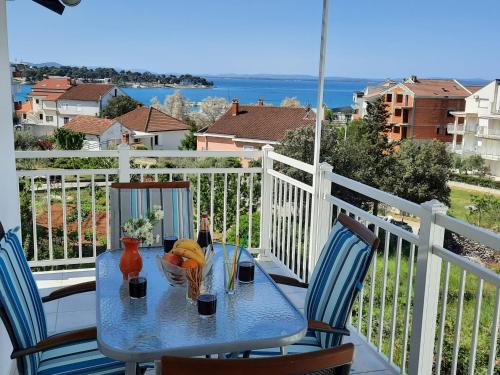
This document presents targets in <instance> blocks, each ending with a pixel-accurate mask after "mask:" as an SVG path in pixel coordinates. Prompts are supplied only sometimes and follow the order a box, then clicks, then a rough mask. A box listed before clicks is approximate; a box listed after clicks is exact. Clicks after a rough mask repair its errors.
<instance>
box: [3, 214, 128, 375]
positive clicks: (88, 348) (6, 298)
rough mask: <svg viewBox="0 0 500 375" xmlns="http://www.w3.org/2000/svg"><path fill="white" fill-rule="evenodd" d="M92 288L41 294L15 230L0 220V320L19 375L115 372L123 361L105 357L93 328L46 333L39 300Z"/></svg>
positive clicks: (88, 285)
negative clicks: (9, 343) (5, 225)
mask: <svg viewBox="0 0 500 375" xmlns="http://www.w3.org/2000/svg"><path fill="white" fill-rule="evenodd" d="M92 290H95V282H90V283H82V284H78V285H73V286H68V287H64V288H61V289H58V290H56V291H54V292H52V293H51V294H49V295H48V296H47V297H44V298H40V294H39V292H38V288H37V286H36V283H35V279H34V278H33V274H32V273H31V270H30V268H29V265H28V262H27V261H26V257H25V256H24V252H23V249H22V247H21V243H20V242H19V239H18V237H17V235H16V234H15V230H9V231H8V232H7V233H5V232H4V229H3V226H2V225H1V223H0V318H1V320H2V322H3V324H4V326H5V328H6V330H7V332H8V335H9V337H10V340H11V343H12V347H13V351H12V354H11V359H16V360H17V368H18V373H19V374H20V375H25V374H26V375H33V374H39V375H55V374H65V375H71V374H119V373H124V371H125V364H124V363H123V362H120V361H116V360H114V359H111V358H108V357H105V356H104V355H103V354H102V353H101V352H100V351H99V349H98V347H97V341H96V334H97V332H96V328H95V327H91V328H85V329H79V330H75V331H71V332H64V333H59V334H55V335H52V336H49V335H48V333H47V325H46V320H45V313H44V310H43V305H42V303H43V302H48V301H52V300H55V299H59V298H62V297H66V296H70V295H73V294H77V293H83V292H88V291H92Z"/></svg>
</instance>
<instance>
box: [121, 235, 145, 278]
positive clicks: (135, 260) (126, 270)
mask: <svg viewBox="0 0 500 375" xmlns="http://www.w3.org/2000/svg"><path fill="white" fill-rule="evenodd" d="M121 241H122V244H123V248H124V249H123V253H122V256H121V258H120V271H122V274H123V280H127V279H128V275H129V274H130V273H132V272H140V271H141V270H142V257H141V253H139V244H140V243H141V241H140V240H138V239H137V238H130V237H123V238H122V239H121Z"/></svg>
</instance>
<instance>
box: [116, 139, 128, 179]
mask: <svg viewBox="0 0 500 375" xmlns="http://www.w3.org/2000/svg"><path fill="white" fill-rule="evenodd" d="M118 178H119V181H120V182H130V146H129V145H128V144H126V143H122V144H120V145H118Z"/></svg>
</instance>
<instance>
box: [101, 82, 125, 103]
mask: <svg viewBox="0 0 500 375" xmlns="http://www.w3.org/2000/svg"><path fill="white" fill-rule="evenodd" d="M115 89H116V96H125V95H127V94H125V93H124V92H123V91H122V90H121V89H120V88H118V87H116V86H114V87H113V89H111V90H110V91H109V92H108V93H107V94H106V95H104V96H103V97H102V108H105V107H106V106H107V105H108V102H109V100H110V99H112V98H114V97H115Z"/></svg>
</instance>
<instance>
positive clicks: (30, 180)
mask: <svg viewBox="0 0 500 375" xmlns="http://www.w3.org/2000/svg"><path fill="white" fill-rule="evenodd" d="M16 157H17V159H18V160H19V161H20V162H22V161H23V160H25V159H47V158H70V157H80V158H81V157H84V158H87V157H88V158H91V157H94V158H95V157H99V158H102V157H108V158H113V159H114V160H116V159H117V160H118V168H102V169H77V170H73V169H48V168H47V169H43V170H19V171H18V176H19V178H20V180H21V181H24V183H25V188H24V190H22V194H24V198H22V199H21V200H22V201H23V199H27V202H25V206H27V207H29V208H30V210H28V214H29V215H23V220H30V219H31V225H32V227H31V229H29V228H28V227H27V226H26V225H24V226H23V231H24V232H23V239H24V240H26V238H27V236H30V234H31V235H32V236H34V237H35V238H34V239H32V241H33V243H34V246H33V249H32V250H33V251H32V252H33V254H32V257H31V259H30V264H31V265H32V266H46V265H65V264H81V263H88V262H93V261H94V260H95V256H96V255H97V254H98V252H99V251H100V250H101V247H102V248H104V249H106V248H108V247H109V243H110V241H109V207H110V201H109V187H110V184H111V182H112V181H118V180H119V181H129V180H130V179H133V180H141V181H142V180H145V179H153V180H155V181H158V180H176V179H182V180H186V179H189V180H190V181H191V182H192V186H193V188H194V190H195V194H194V201H195V203H194V204H195V213H196V214H198V213H199V212H201V211H202V210H204V209H206V210H207V211H208V212H209V213H210V215H211V217H212V218H214V216H217V215H220V217H221V223H217V224H216V225H217V226H218V227H219V228H220V229H223V230H221V231H220V232H221V233H222V236H223V237H222V238H221V239H220V240H223V241H225V240H226V231H225V230H224V229H226V230H227V229H229V228H232V229H233V230H235V231H236V232H241V231H240V225H241V223H242V221H241V220H240V218H241V217H242V216H243V215H245V216H246V215H247V216H248V221H249V223H248V233H247V235H248V238H249V241H250V246H252V247H260V248H261V249H263V251H265V252H266V253H267V254H268V255H269V256H271V257H272V258H273V259H275V260H276V261H278V262H281V263H282V265H283V266H285V267H286V268H288V270H289V271H290V272H292V273H294V274H295V275H296V276H297V277H298V278H300V279H301V280H304V281H308V280H309V277H310V274H311V272H312V270H313V268H314V265H315V263H316V260H317V258H318V256H319V253H320V249H321V247H322V246H323V244H324V243H325V241H326V239H327V236H328V232H329V230H330V228H331V225H332V222H333V220H334V219H335V217H336V216H337V215H338V213H339V212H345V213H347V214H349V215H351V217H354V218H356V219H357V220H358V221H360V222H362V223H363V224H365V225H369V227H370V228H371V229H372V230H373V231H374V232H375V233H376V234H377V235H378V236H379V238H380V239H381V243H382V244H381V246H380V248H379V249H378V250H377V252H376V254H375V255H374V257H373V261H372V264H371V268H370V270H369V272H368V275H367V278H366V280H365V286H364V288H363V289H362V290H361V292H360V293H359V297H358V299H357V301H356V303H355V305H354V307H353V310H352V316H351V317H350V320H349V324H350V328H351V329H352V330H354V331H356V332H357V333H359V334H360V335H361V337H363V338H364V340H365V341H366V343H367V345H368V346H369V347H371V348H373V350H374V351H376V352H378V353H379V355H380V356H381V357H382V358H384V359H385V360H386V361H387V362H388V364H389V365H390V366H391V367H392V368H393V369H394V370H395V371H397V372H401V373H410V374H412V375H413V374H431V373H436V374H440V372H441V371H442V370H445V371H446V373H455V372H460V373H470V374H473V373H476V372H477V373H487V374H494V373H496V372H497V371H498V364H496V352H497V350H498V348H497V340H498V324H499V314H500V312H499V309H500V306H499V303H500V302H499V301H500V292H499V290H500V276H499V275H498V274H497V273H495V272H493V271H491V270H489V269H488V268H487V267H485V266H483V265H481V264H479V263H474V262H472V261H471V260H468V259H466V258H464V257H462V256H460V255H457V254H455V253H453V252H451V251H450V249H447V248H446V244H445V242H444V236H445V230H446V231H449V232H453V233H457V234H459V235H462V236H464V237H465V238H468V239H470V240H473V241H476V242H477V243H480V244H482V245H484V246H488V247H490V248H492V249H494V250H495V251H500V236H498V234H495V233H492V232H490V231H487V230H485V229H481V228H478V227H475V226H473V225H470V224H466V223H463V222H461V221H459V220H456V219H453V218H450V217H449V216H447V215H446V207H444V206H443V205H442V204H440V203H439V202H437V201H431V202H427V203H424V204H415V203H413V202H409V201H407V200H404V199H401V198H398V197H396V196H394V195H392V194H388V193H386V192H383V191H380V190H378V189H375V188H372V187H370V186H367V185H364V184H362V183H359V182H357V181H353V180H350V179H348V178H345V177H343V176H340V175H338V174H335V173H333V172H332V167H331V166H329V165H328V164H322V165H321V168H320V178H319V180H318V181H319V182H318V183H319V184H320V185H319V196H318V197H316V199H315V197H314V189H313V187H312V186H311V185H310V183H309V182H305V181H311V180H312V178H311V177H312V174H313V173H314V168H313V167H312V166H311V165H309V164H307V163H303V162H300V161H297V160H294V159H292V158H289V157H286V156H284V155H280V154H278V153H275V152H274V151H273V148H272V147H271V146H265V147H263V149H262V151H241V152H240V151H237V152H214V151H182V152H181V151H132V150H129V149H128V148H123V147H122V146H120V147H119V149H118V150H112V151H74V152H68V151H50V152H45V151H37V152H17V153H16ZM203 157H216V158H217V157H218V158H221V157H224V158H225V157H238V158H241V159H252V158H260V157H261V158H262V167H241V168H240V167H230V168H226V167H207V168H201V167H198V166H190V165H189V164H186V163H184V164H183V165H182V166H176V167H164V168H149V169H148V168H137V167H135V166H131V163H130V162H131V160H137V158H142V159H144V158H175V159H189V160H194V159H196V158H203ZM283 165H285V166H287V167H288V169H286V170H284V169H282V168H280V166H283ZM290 168H292V169H294V170H297V171H299V172H300V173H301V175H300V176H301V177H300V180H299V179H298V177H297V178H294V177H292V176H294V175H292V174H288V172H286V171H287V170H289V169H290ZM258 181H259V182H260V185H261V186H260V189H255V188H254V187H256V186H257V185H256V184H257V182H258ZM203 186H204V187H206V189H205V190H204V189H202V187H203ZM339 187H341V188H342V189H344V190H347V191H351V192H354V193H360V194H362V195H363V196H364V197H365V198H364V199H365V200H366V199H367V200H371V201H376V202H380V203H383V204H384V205H387V206H389V207H393V208H394V209H396V210H398V212H401V213H404V215H406V216H411V217H412V218H413V220H414V221H415V223H416V224H415V226H418V227H419V230H418V233H411V232H409V231H407V230H405V229H403V228H402V227H400V226H398V225H395V224H393V223H391V222H390V221H386V220H384V219H383V218H382V217H379V216H377V215H374V214H373V213H372V212H369V211H367V210H365V209H362V208H360V207H358V206H356V205H354V204H353V203H352V202H351V201H349V199H348V198H346V196H344V195H339V190H338V188H339ZM56 201H57V202H56ZM314 202H317V204H318V207H317V211H316V212H318V215H317V216H316V217H314V215H313V214H312V213H313V212H315V211H314V210H313V207H312V205H313V204H314ZM53 204H58V205H60V207H61V210H59V211H57V210H56V211H53V210H52V209H51V206H52V205H53ZM40 210H42V211H45V212H46V215H45V216H43V215H41V216H40V215H39V212H40ZM84 211H87V213H86V215H84V213H85V212H84ZM257 211H258V212H259V213H260V228H259V229H260V241H259V242H260V244H257V243H251V238H252V227H253V225H252V220H253V219H252V218H253V215H252V214H253V213H254V212H257ZM53 214H54V215H55V216H54V215H53ZM99 215H103V216H104V217H100V216H99ZM56 216H57V217H56ZM197 217H199V215H197ZM98 219H99V220H98ZM40 220H43V223H42V224H44V225H45V227H46V229H47V230H46V231H45V232H43V233H41V234H42V235H44V236H45V237H44V238H43V240H44V241H45V243H46V244H47V249H46V254H45V253H44V254H43V256H42V253H41V252H40V251H41V249H40V247H38V248H37V244H38V241H39V240H40V239H39V238H38V239H37V237H36V236H37V235H38V232H39V230H40ZM214 221H215V220H212V225H214ZM61 222H62V225H60V226H58V225H57V223H61ZM103 225H104V227H105V230H104V233H105V235H106V236H107V241H106V244H105V246H99V245H98V244H99V233H100V232H99V230H98V228H99V226H101V227H102V226H103ZM197 225H198V222H197ZM70 227H71V228H70ZM85 228H87V230H88V233H85ZM58 232H60V233H58ZM72 232H76V241H75V238H71V234H72ZM415 232H417V230H416V229H415ZM55 234H57V236H56V235H55ZM56 237H57V238H59V242H57V239H56ZM56 250H57V251H56ZM467 275H469V278H467ZM471 286H472V291H470V290H469V289H470V288H471ZM455 296H456V297H455ZM466 296H467V298H466ZM465 312H467V313H465ZM463 329H468V330H469V329H470V334H469V332H468V333H467V334H463V332H462V331H463ZM484 332H487V335H488V344H487V345H486V344H485V343H484V341H485V339H484V335H485V333H484ZM481 335H482V336H481ZM486 346H487V347H486ZM450 348H451V349H450ZM464 351H466V352H464ZM464 353H465V354H464ZM495 366H496V367H495Z"/></svg>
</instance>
